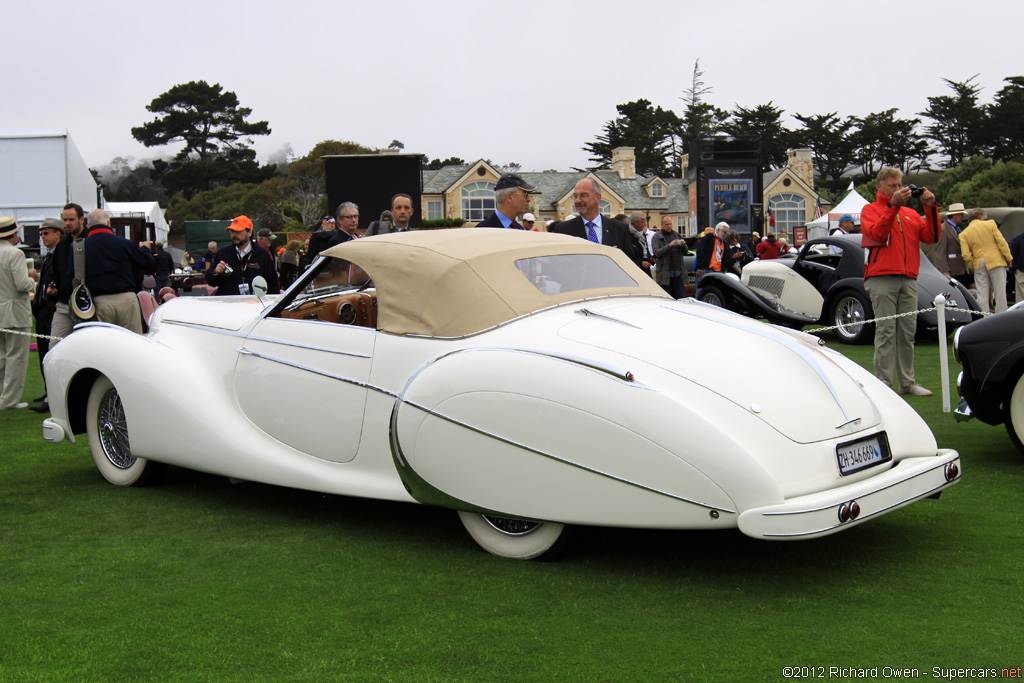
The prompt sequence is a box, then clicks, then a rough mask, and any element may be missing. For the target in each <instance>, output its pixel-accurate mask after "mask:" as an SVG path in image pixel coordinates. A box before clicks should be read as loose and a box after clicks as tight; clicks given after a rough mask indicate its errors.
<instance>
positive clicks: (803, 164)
mask: <svg viewBox="0 0 1024 683" xmlns="http://www.w3.org/2000/svg"><path fill="white" fill-rule="evenodd" d="M788 155H789V160H788V161H787V162H786V166H788V167H789V170H790V171H792V172H793V173H794V174H795V175H796V177H797V178H799V179H800V180H802V181H804V182H805V183H807V184H808V185H809V186H810V188H811V189H812V190H813V189H814V156H813V152H811V150H809V149H791V150H789V152H788Z"/></svg>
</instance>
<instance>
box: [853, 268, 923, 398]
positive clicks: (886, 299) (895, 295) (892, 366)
mask: <svg viewBox="0 0 1024 683" xmlns="http://www.w3.org/2000/svg"><path fill="white" fill-rule="evenodd" d="M864 289H866V290H867V292H868V296H870V297H871V307H872V308H873V309H874V311H875V317H876V318H882V317H885V316H890V315H895V314H897V313H906V312H910V311H914V312H915V314H914V315H905V316H903V317H900V318H894V319H892V320H880V321H878V322H876V323H875V377H877V378H878V379H880V380H881V381H882V382H884V383H885V384H888V385H890V386H892V387H893V388H894V389H897V390H898V391H900V392H906V391H909V390H910V388H911V387H913V386H914V384H916V381H915V380H914V334H915V333H916V332H917V314H916V311H917V280H914V279H911V278H909V277H907V276H905V275H876V276H875V277H869V278H868V279H866V280H864ZM894 371H895V384H894V377H893V372H894Z"/></svg>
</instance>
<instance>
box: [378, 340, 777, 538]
mask: <svg viewBox="0 0 1024 683" xmlns="http://www.w3.org/2000/svg"><path fill="white" fill-rule="evenodd" d="M652 391H654V390H653V389H652V388H651V387H650V386H647V385H645V384H644V383H643V382H642V381H637V380H636V378H632V377H631V376H629V374H628V369H626V368H619V367H616V366H614V365H613V364H608V365H603V364H602V363H601V362H598V361H595V360H593V359H580V358H573V357H571V356H559V355H558V354H549V353H547V352H542V351H533V350H527V349H511V348H477V349H467V350H464V351H459V352H456V353H452V354H449V355H447V356H445V357H443V358H441V359H439V360H437V361H435V362H433V363H431V364H430V365H428V366H427V367H426V368H425V369H423V370H422V371H421V372H420V373H418V374H417V375H416V376H415V377H414V378H413V379H412V380H411V381H410V382H409V384H408V386H407V387H406V388H405V390H404V391H403V400H401V401H399V402H397V403H396V405H395V410H394V413H393V415H392V423H391V430H392V435H391V439H392V450H393V454H394V457H395V462H396V465H397V466H398V468H399V472H400V474H401V475H402V478H403V480H404V481H405V483H406V486H407V487H408V488H409V490H410V492H411V493H412V495H413V497H415V498H416V499H417V500H420V502H424V503H431V504H439V505H445V506H448V507H458V508H461V509H469V510H475V511H486V512H492V513H496V514H500V515H504V516H514V517H524V518H531V519H538V520H548V521H559V522H566V523H579V524H598V525H600V524H613V525H616V526H639V527H649V528H682V527H689V528H700V527H706V528H722V527H729V526H735V525H736V515H737V512H738V510H737V506H736V503H735V501H734V500H733V499H732V498H731V497H730V495H729V494H728V493H726V488H736V489H737V490H742V491H754V492H756V493H754V494H752V495H754V496H756V497H757V500H759V501H760V502H761V504H767V503H768V502H772V501H774V502H778V501H781V500H782V494H781V492H780V490H779V488H778V486H777V485H776V484H775V482H774V481H773V480H772V479H771V477H770V476H769V475H768V474H767V472H765V471H764V470H763V469H762V468H761V467H760V466H758V465H757V463H755V462H753V461H752V460H750V459H748V458H745V457H744V455H743V453H744V451H743V448H742V447H741V446H740V445H739V444H738V443H737V442H736V441H735V439H734V437H735V436H736V435H733V434H729V430H730V427H731V426H730V425H729V424H724V423H717V422H715V421H713V420H710V421H709V420H707V416H705V415H699V414H696V413H694V412H693V411H694V408H692V407H691V406H688V405H683V404H681V403H679V402H678V401H676V400H674V399H672V398H670V397H668V396H663V397H660V398H658V397H655V398H656V400H657V402H659V403H661V404H662V406H663V408H664V410H663V412H662V411H651V410H649V409H648V408H647V406H649V405H650V403H651V398H652V396H651V393H652ZM695 401H699V399H697V398H696V397H695ZM724 403H725V402H724V401H723V404H724ZM684 424H701V425H702V426H703V427H702V429H701V430H700V432H699V433H691V434H687V433H685V432H684V431H683V430H682V429H681V425H684ZM686 453H698V454H699V456H698V457H697V458H696V460H697V461H698V462H697V463H696V464H695V463H693V462H690V461H689V459H688V458H687V457H686V455H684V454H686ZM734 462H737V463H738V462H742V465H741V466H738V467H734V466H732V465H730V463H734ZM703 469H708V470H714V473H713V474H710V475H709V473H708V472H705V471H702V470H703ZM719 477H729V478H730V481H729V482H719V481H716V479H717V478H719Z"/></svg>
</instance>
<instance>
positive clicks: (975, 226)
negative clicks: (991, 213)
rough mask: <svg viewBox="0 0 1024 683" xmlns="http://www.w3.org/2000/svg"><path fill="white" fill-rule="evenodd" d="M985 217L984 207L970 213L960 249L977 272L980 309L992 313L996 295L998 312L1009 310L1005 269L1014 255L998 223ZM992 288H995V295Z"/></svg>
mask: <svg viewBox="0 0 1024 683" xmlns="http://www.w3.org/2000/svg"><path fill="white" fill-rule="evenodd" d="M986 218H987V217H986V215H985V209H971V210H970V211H968V212H967V220H968V221H970V225H968V226H967V228H965V229H964V231H963V232H961V233H960V250H961V251H962V252H963V255H964V261H966V262H967V266H968V267H969V268H970V269H971V270H972V271H974V284H975V286H976V287H977V288H978V303H979V304H981V310H983V311H986V312H989V313H991V312H992V294H994V295H995V300H996V306H995V312H996V313H1002V312H1003V311H1005V310H1006V269H1007V267H1008V266H1009V265H1010V264H1011V263H1012V262H1013V257H1012V256H1010V245H1008V244H1007V243H1006V239H1005V238H1004V237H1003V234H1002V233H1001V232H999V226H997V225H996V222H995V221H990V220H986ZM990 290H994V291H992V294H990Z"/></svg>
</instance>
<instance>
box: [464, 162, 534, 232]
mask: <svg viewBox="0 0 1024 683" xmlns="http://www.w3.org/2000/svg"><path fill="white" fill-rule="evenodd" d="M536 189H537V188H536V187H534V186H533V185H531V184H530V183H528V182H526V181H525V180H523V178H522V176H520V175H519V174H517V173H506V174H505V175H503V176H501V177H500V178H498V183H497V184H496V185H495V186H494V203H495V204H496V205H497V208H496V209H495V211H494V213H492V214H491V215H490V216H488V217H487V218H485V219H484V220H482V221H480V222H479V223H477V226H476V227H478V228H511V229H513V230H524V229H525V228H523V226H522V225H520V224H519V221H517V220H516V219H517V218H518V217H519V215H520V214H521V213H523V212H524V211H526V208H527V207H528V206H529V205H530V193H531V192H533V191H535V190H536ZM531 227H532V226H531Z"/></svg>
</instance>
